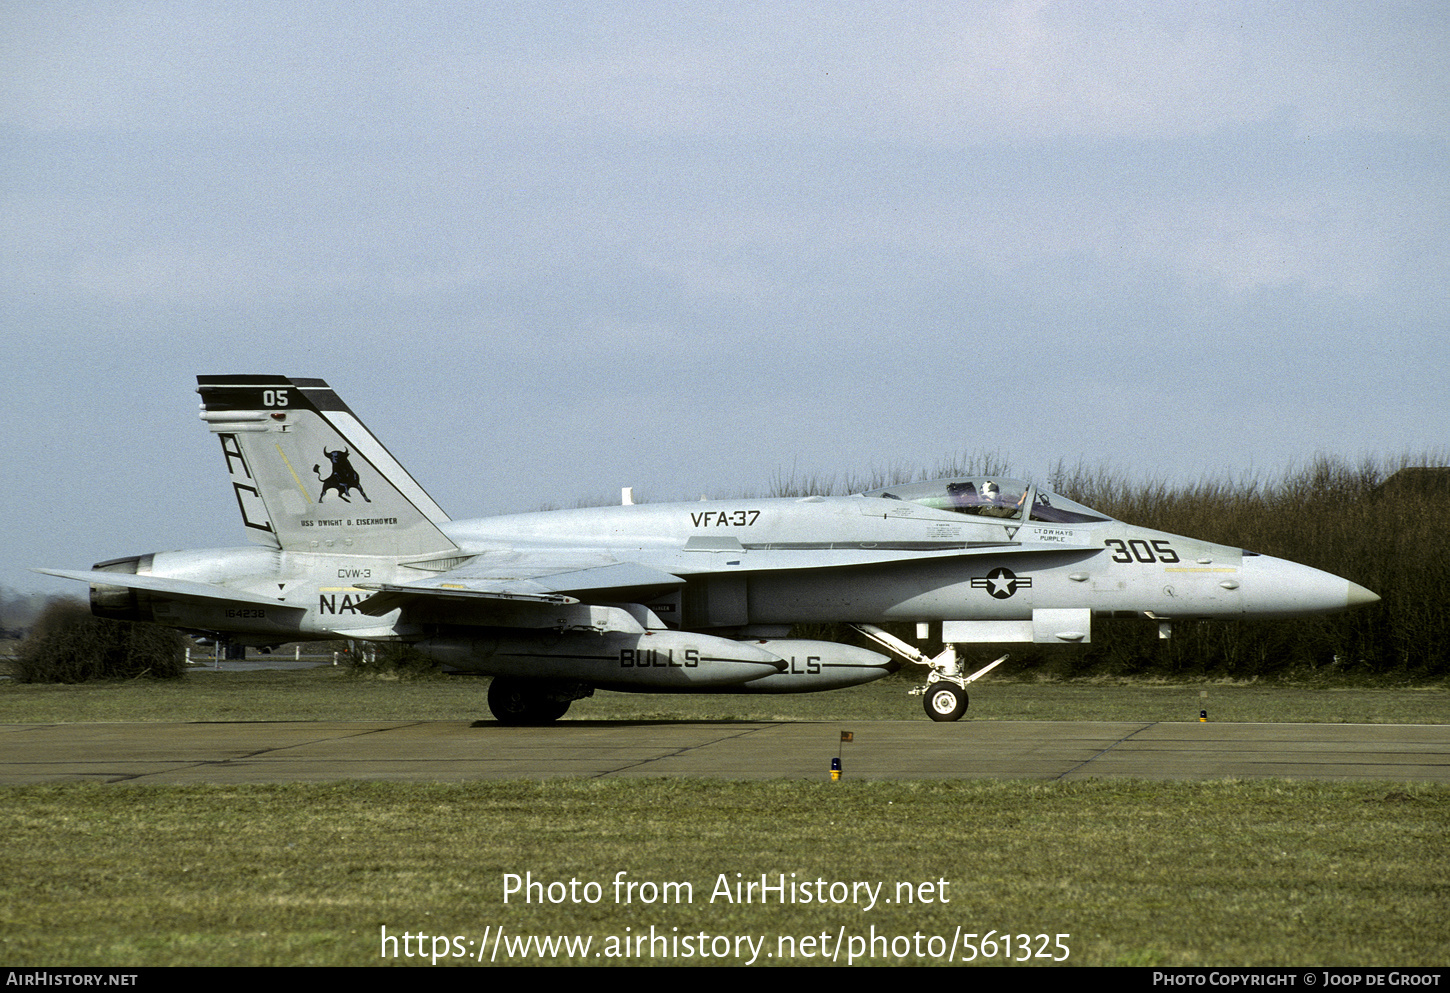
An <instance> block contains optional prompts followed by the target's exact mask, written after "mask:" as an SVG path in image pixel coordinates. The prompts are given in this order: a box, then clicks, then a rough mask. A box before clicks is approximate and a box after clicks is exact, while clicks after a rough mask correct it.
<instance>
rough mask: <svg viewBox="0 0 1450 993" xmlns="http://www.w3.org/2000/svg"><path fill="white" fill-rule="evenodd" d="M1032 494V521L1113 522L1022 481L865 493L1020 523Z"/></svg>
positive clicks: (962, 481)
mask: <svg viewBox="0 0 1450 993" xmlns="http://www.w3.org/2000/svg"><path fill="white" fill-rule="evenodd" d="M1029 494H1031V498H1032V499H1031V504H1032V513H1031V516H1030V517H1029V520H1033V521H1040V522H1043V523H1047V524H1088V523H1097V522H1099V521H1106V520H1110V519H1111V518H1108V517H1106V516H1104V515H1102V514H1100V513H1098V512H1097V511H1095V510H1091V509H1089V508H1087V507H1084V506H1083V505H1082V504H1079V503H1073V502H1072V501H1071V500H1069V499H1067V498H1066V497H1063V496H1058V495H1057V494H1056V493H1046V492H1044V491H1042V490H1039V489H1037V488H1036V487H1034V486H1032V485H1031V484H1030V483H1026V482H1024V481H1022V480H1020V479H1002V478H1000V477H997V476H990V477H989V476H959V477H957V478H955V479H934V480H932V481H931V482H927V483H903V484H902V485H900V486H887V487H884V488H883V489H879V490H872V491H870V492H869V493H863V494H861V495H862V496H867V497H877V498H879V499H885V500H905V501H907V502H908V503H915V504H920V505H921V506H923V507H931V508H933V509H935V510H946V511H951V512H952V513H957V514H968V515H974V516H978V517H995V518H999V519H1002V520H1021V519H1022V510H1023V507H1024V506H1026V505H1027V502H1028V495H1029Z"/></svg>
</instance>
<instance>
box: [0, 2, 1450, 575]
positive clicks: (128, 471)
mask: <svg viewBox="0 0 1450 993" xmlns="http://www.w3.org/2000/svg"><path fill="white" fill-rule="evenodd" d="M0 81H3V86H0V128H3V135H4V141H3V143H0V156H3V159H0V162H3V165H0V198H3V199H0V210H3V216H4V218H5V222H4V223H3V224H0V244H3V250H0V308H3V310H0V315H3V321H0V335H3V353H0V356H3V357H0V368H3V369H4V392H3V396H0V412H3V413H4V414H5V415H6V417H5V419H6V422H7V424H8V426H9V429H8V430H7V431H6V432H5V434H4V440H3V441H0V458H3V463H0V466H3V471H0V508H3V513H4V514H5V517H6V520H7V522H8V527H7V536H6V539H5V541H4V543H3V551H0V584H3V585H6V586H10V587H19V588H25V589H33V590H40V591H49V590H56V591H67V592H73V593H76V594H82V593H83V589H82V588H81V587H80V585H79V584H74V583H72V584H67V583H64V582H63V581H59V580H56V581H51V580H49V579H47V578H44V577H38V576H34V575H32V574H30V573H27V572H26V571H25V569H26V568H27V567H29V566H37V565H39V566H53V567H60V568H84V567H86V566H88V565H90V564H91V563H92V562H96V561H99V560H102V559H106V558H111V557H115V556H120V555H127V554H138V553H142V552H148V551H158V550H165V549H171V548H186V547H210V546H226V545H235V544H243V543H244V538H243V537H242V528H241V523H240V519H239V516H238V514H237V511H236V507H235V504H234V502H233V501H232V498H231V496H230V493H229V491H228V487H227V484H226V477H225V471H224V466H223V461H222V457H221V454H220V451H219V450H218V446H217V442H216V440H215V438H213V437H212V436H211V435H210V434H208V432H207V431H206V429H205V427H204V426H203V425H202V424H201V423H200V422H199V421H198V420H197V418H196V409H197V408H196V404H197V399H198V398H197V397H196V395H195V393H194V389H195V385H196V383H195V376H196V375H197V374H198V373H206V374H219V373H269V374H281V375H288V376H298V377H301V376H307V377H320V378H323V379H326V380H327V381H328V382H329V383H331V384H332V385H333V387H334V388H335V389H336V390H337V391H338V392H339V393H340V394H341V395H342V397H343V398H344V399H345V400H346V401H348V403H349V404H350V405H351V406H352V408H353V409H354V411H356V412H357V413H358V415H359V416H361V417H362V418H363V420H364V421H365V422H367V424H368V425H369V426H370V427H372V428H373V429H374V431H375V432H376V433H377V434H378V435H379V436H380V437H381V439H382V440H383V441H384V442H385V443H386V444H387V445H388V446H389V447H390V448H391V449H392V450H393V452H394V454H396V455H397V456H398V457H399V458H400V459H401V460H402V461H403V462H404V464H405V465H407V466H408V467H409V468H410V469H411V470H412V471H413V473H414V475H416V476H417V477H418V479H419V480H420V481H421V482H422V483H423V484H424V486H425V487H427V488H428V489H429V491H430V492H431V493H432V495H433V497H434V498H435V499H436V500H437V501H438V502H439V503H440V504H441V505H442V506H443V507H444V508H445V509H446V510H447V511H449V513H450V514H452V515H453V516H454V517H472V516H482V515H487V514H495V513H499V512H506V511H521V510H532V509H536V508H538V507H540V506H543V505H546V504H551V503H552V504H562V505H571V504H573V503H575V502H577V501H579V500H581V499H592V498H607V497H611V496H613V497H617V494H618V488H619V487H620V486H625V485H633V486H634V487H636V490H637V491H638V492H639V493H640V495H641V496H642V497H646V498H649V499H653V500H660V499H674V498H697V497H698V496H699V495H700V494H702V493H709V494H717V495H727V494H730V493H738V492H741V491H756V492H760V491H764V490H768V489H769V486H770V483H771V482H772V480H773V479H774V478H775V477H776V476H777V475H778V474H780V473H786V474H789V473H790V472H792V471H795V472H796V473H797V474H798V475H799V474H819V475H823V476H826V477H829V476H832V475H837V474H838V475H842V476H844V475H846V474H859V473H863V472H867V471H870V470H872V469H879V468H886V467H891V466H900V465H905V466H913V467H915V466H921V467H925V468H930V467H932V466H934V465H936V464H938V463H940V462H941V461H942V460H944V459H952V458H954V457H956V456H958V455H960V454H961V453H963V452H967V453H974V452H982V451H989V452H1000V453H1001V454H1002V455H1004V456H1006V457H1007V458H1009V459H1010V460H1011V462H1012V464H1013V466H1014V467H1015V468H1016V469H1017V470H1018V471H1019V472H1023V473H1030V474H1033V475H1036V476H1038V477H1042V476H1043V475H1044V474H1046V473H1047V472H1048V470H1049V469H1050V467H1051V466H1052V465H1053V464H1054V463H1056V462H1057V461H1058V460H1059V459H1062V460H1066V461H1068V462H1070V463H1071V462H1077V461H1078V460H1084V461H1086V462H1089V463H1094V464H1096V463H1099V462H1103V463H1106V464H1108V465H1109V466H1111V467H1113V468H1114V469H1116V470H1119V471H1121V472H1124V473H1128V474H1131V475H1133V476H1135V477H1164V478H1168V479H1170V480H1194V479H1198V478H1202V477H1205V476H1208V477H1216V476H1236V475H1240V474H1242V473H1244V472H1261V473H1269V474H1274V473H1278V472H1280V471H1282V470H1283V469H1285V468H1286V467H1288V466H1290V465H1291V464H1294V463H1302V462H1304V461H1305V460H1307V459H1310V458H1312V457H1314V456H1315V455H1316V454H1318V453H1329V454H1337V455H1343V456H1346V457H1348V458H1351V459H1356V460H1357V459H1359V458H1360V457H1361V456H1364V455H1372V456H1379V457H1384V458H1393V457H1398V456H1400V455H1402V454H1404V453H1406V452H1421V451H1425V450H1431V451H1434V452H1440V453H1442V455H1443V453H1444V452H1445V451H1446V444H1447V439H1450V389H1447V376H1446V371H1447V367H1450V362H1447V358H1450V320H1447V316H1450V239H1447V234H1450V141H1447V138H1450V6H1446V5H1445V4H1442V3H1439V2H1424V3H1375V4H1367V3H1363V2H1358V0H1356V2H1342V3H1341V2H1315V3H1289V2H1282V3H1247V4H1242V3H1227V2H1218V3H1211V4H1206V3H1199V2H1193V3H1169V2H1150V3H1141V4H1140V3H1087V2H1081V0H1073V2H1061V3H1054V2H983V3H963V2H951V3H943V4H930V3H920V2H912V3H902V4H888V3H873V4H864V3H863V4H850V3H824V2H816V3H804V4H788V3H776V2H772V3H759V4H755V3H749V4H747V3H728V4H710V3H692V4H689V5H685V4H679V3H668V4H652V3H642V2H628V3H623V2H621V3H560V2H554V3H499V4H486V5H478V7H477V8H475V6H474V5H463V4H457V5H451V4H450V5H434V4H419V3H406V4H362V3H339V4H336V5H319V4H312V3H299V2H297V0H287V2H285V3H261V2H252V3H246V4H225V5H222V4H210V3H207V4H200V3H198V4H186V3H143V4H123V3H103V4H96V3H89V2H87V3H76V4H68V3H45V4H26V3H5V4H3V5H0Z"/></svg>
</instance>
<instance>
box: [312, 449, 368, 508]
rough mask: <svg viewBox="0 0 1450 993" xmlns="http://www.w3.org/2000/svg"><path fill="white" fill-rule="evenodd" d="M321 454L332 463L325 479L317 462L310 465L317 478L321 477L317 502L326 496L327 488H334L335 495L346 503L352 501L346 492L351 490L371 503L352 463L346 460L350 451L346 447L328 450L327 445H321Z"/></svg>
mask: <svg viewBox="0 0 1450 993" xmlns="http://www.w3.org/2000/svg"><path fill="white" fill-rule="evenodd" d="M322 454H323V455H326V456H327V461H329V462H331V463H332V475H330V476H328V477H327V478H326V479H322V466H321V464H320V463H319V464H318V465H315V466H313V467H312V471H313V472H315V473H317V478H318V479H322V492H321V493H319V494H318V495H317V502H318V503H321V502H322V498H323V497H325V496H327V491H328V490H336V491H337V495H338V496H340V497H342V498H343V499H344V500H347V502H348V503H352V501H351V500H348V497H347V495H348V493H349V492H350V491H352V490H357V491H358V494H359V495H360V496H361V497H362V498H363V499H364V500H367V502H368V503H372V501H371V500H368V495H367V493H366V492H364V491H363V488H362V480H360V479H358V477H357V470H356V469H354V468H353V467H352V463H350V462H348V460H347V457H348V455H349V454H350V453H349V452H348V450H347V449H346V448H342V449H338V450H337V451H335V452H329V451H328V450H327V446H326V445H323V446H322Z"/></svg>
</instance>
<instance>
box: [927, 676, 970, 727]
mask: <svg viewBox="0 0 1450 993" xmlns="http://www.w3.org/2000/svg"><path fill="white" fill-rule="evenodd" d="M922 702H923V703H924V704H926V716H928V717H930V718H931V719H932V720H934V721H955V720H958V719H959V718H960V717H961V716H962V715H963V714H965V713H966V712H967V691H966V690H964V689H962V688H961V687H960V686H958V685H957V684H956V683H948V682H939V683H932V684H931V685H930V686H928V687H927V688H926V693H925V694H924V695H923V696H922Z"/></svg>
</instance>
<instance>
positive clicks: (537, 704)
mask: <svg viewBox="0 0 1450 993" xmlns="http://www.w3.org/2000/svg"><path fill="white" fill-rule="evenodd" d="M572 702H573V700H572V699H569V698H563V699H561V698H560V695H559V691H558V689H557V688H551V687H550V686H549V684H548V683H547V682H540V681H539V680H534V679H511V678H509V677H507V676H495V677H494V680H493V682H492V683H490V684H489V685H488V709H489V710H491V711H493V716H494V717H497V718H498V722H499V723H500V724H509V725H513V726H516V727H517V726H528V725H534V724H551V723H553V722H554V721H557V720H558V719H559V718H561V717H563V716H564V714H565V712H567V711H568V709H569V704H570V703H572Z"/></svg>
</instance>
